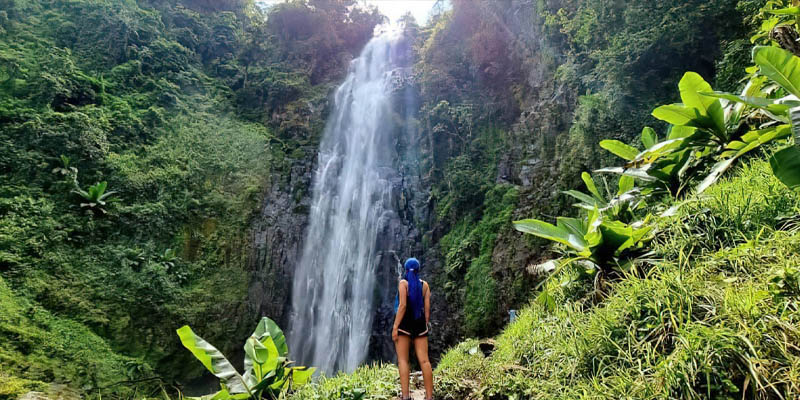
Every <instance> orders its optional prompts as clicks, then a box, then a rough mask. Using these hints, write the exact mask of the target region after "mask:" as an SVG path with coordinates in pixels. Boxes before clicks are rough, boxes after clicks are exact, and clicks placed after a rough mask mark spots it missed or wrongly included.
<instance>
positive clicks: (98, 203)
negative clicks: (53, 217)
mask: <svg viewBox="0 0 800 400" xmlns="http://www.w3.org/2000/svg"><path fill="white" fill-rule="evenodd" d="M107 186H108V183H107V182H105V181H103V182H100V183H96V184H94V185H92V186H89V190H83V189H81V188H80V187H79V186H78V182H77V181H75V189H73V190H72V193H75V194H77V195H79V196H80V197H81V198H83V199H84V200H85V201H86V202H85V203H81V208H86V209H89V210H91V211H92V212H93V213H94V214H95V215H102V214H105V213H106V210H105V209H104V208H103V207H105V206H106V202H107V200H108V198H110V197H111V196H112V195H114V194H115V193H116V192H115V191H113V190H112V191H109V192H106V187H107Z"/></svg>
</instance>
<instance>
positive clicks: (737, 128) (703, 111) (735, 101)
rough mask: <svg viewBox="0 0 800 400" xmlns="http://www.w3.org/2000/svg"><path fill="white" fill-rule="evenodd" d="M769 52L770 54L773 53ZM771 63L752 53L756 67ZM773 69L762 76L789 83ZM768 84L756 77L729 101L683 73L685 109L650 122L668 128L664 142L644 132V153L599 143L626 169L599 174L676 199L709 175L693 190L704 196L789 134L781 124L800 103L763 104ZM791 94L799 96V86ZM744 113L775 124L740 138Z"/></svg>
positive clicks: (662, 111) (668, 110) (791, 99)
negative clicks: (743, 161) (635, 181)
mask: <svg viewBox="0 0 800 400" xmlns="http://www.w3.org/2000/svg"><path fill="white" fill-rule="evenodd" d="M769 49H775V50H777V51H782V50H780V49H777V48H769ZM768 52H769V53H774V51H773V50H768ZM790 56H791V55H790ZM775 58H778V57H777V55H776V54H761V53H760V52H754V59H755V60H756V62H757V63H758V62H762V63H763V62H765V61H764V60H772V59H775ZM795 58H796V57H795ZM774 63H775V62H774V61H773V62H770V63H767V64H765V67H762V70H767V71H769V73H770V75H772V76H775V78H774V79H783V80H786V79H788V78H787V76H788V77H791V75H784V74H783V72H781V71H777V70H776V69H775V68H774V67H772V64H774ZM759 65H760V64H759ZM771 67H772V68H771ZM798 68H799V69H797V70H795V71H797V74H800V65H798ZM768 76H769V75H768ZM766 83H767V82H766V78H765V77H754V78H753V79H751V81H750V82H749V83H748V85H747V86H746V87H745V88H744V90H743V91H742V94H741V95H733V94H729V93H722V92H714V91H712V90H711V85H709V84H708V83H707V82H706V81H705V80H703V78H702V77H700V75H698V74H696V73H693V72H687V73H686V74H685V75H684V77H683V79H681V82H680V84H679V89H680V94H681V99H682V100H683V103H682V104H672V105H666V106H661V107H658V108H656V109H655V110H654V111H653V116H655V117H656V118H659V119H661V120H663V121H665V122H669V123H671V124H672V126H671V128H670V133H669V135H668V137H667V139H666V140H664V141H662V142H659V141H658V137H657V135H656V134H655V131H654V130H652V129H651V128H645V129H644V130H643V131H642V136H641V142H642V144H643V145H644V147H645V149H644V150H639V149H637V148H635V147H633V146H630V145H627V144H625V143H622V142H620V141H617V140H604V141H601V142H600V146H601V147H603V148H605V149H606V150H608V151H610V152H612V153H613V154H616V155H617V156H619V157H622V158H623V159H625V160H626V161H627V163H626V164H625V165H624V166H623V167H616V168H603V169H599V170H597V172H611V173H617V174H623V175H629V176H633V177H635V178H639V179H640V180H642V181H644V182H646V186H649V187H650V188H651V190H653V191H655V192H657V191H658V190H660V189H665V190H666V191H668V192H669V193H670V194H672V195H673V196H678V195H679V194H680V193H682V192H683V191H684V189H685V188H686V187H687V185H688V184H689V183H690V182H692V180H693V179H692V178H694V177H696V176H697V175H699V174H700V173H701V172H703V171H708V173H707V174H706V175H705V176H703V179H702V180H701V182H700V184H699V185H698V186H697V187H696V189H695V191H696V193H702V192H703V191H705V190H706V189H707V188H708V187H710V186H711V185H712V184H714V183H715V182H716V181H717V180H718V179H719V178H720V177H721V176H722V175H723V173H724V172H725V171H727V170H728V169H730V167H731V166H733V165H734V163H735V162H736V160H738V159H739V158H740V157H742V156H744V155H745V154H747V153H749V152H751V151H752V150H754V149H757V148H759V147H760V146H762V145H764V144H766V143H771V142H773V141H775V140H779V139H782V138H786V137H788V136H789V134H790V133H791V130H790V125H789V124H786V123H781V122H788V121H789V114H790V112H789V110H790V107H792V106H795V104H797V105H800V103H797V97H796V95H794V94H790V96H787V97H784V98H782V99H776V100H773V99H769V98H767V97H766V96H767V95H768V93H767V91H766V90H765V84H766ZM792 89H793V90H794V89H797V92H798V93H800V86H798V87H797V88H792ZM790 93H791V92H790ZM748 110H758V111H759V112H762V113H763V114H765V115H767V116H768V117H770V118H771V119H773V120H774V121H775V122H774V123H770V124H767V125H765V126H763V127H762V129H755V130H751V131H747V132H746V133H744V134H741V133H740V132H741V131H742V127H743V126H744V125H745V124H744V122H745V121H746V120H747V119H748V118H751V117H753V115H751V114H748ZM711 163H713V164H711Z"/></svg>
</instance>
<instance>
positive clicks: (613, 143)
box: [595, 126, 704, 196]
mask: <svg viewBox="0 0 800 400" xmlns="http://www.w3.org/2000/svg"><path fill="white" fill-rule="evenodd" d="M698 135H699V136H704V135H703V134H702V133H698V130H697V129H696V128H693V127H686V126H672V127H671V128H670V130H669V133H668V134H667V136H666V138H665V140H664V141H659V139H658V135H657V134H656V132H655V130H653V129H652V128H650V127H645V128H644V129H643V130H642V133H641V136H640V139H639V140H640V142H641V144H642V146H644V150H640V149H639V148H636V147H633V146H631V145H628V144H625V143H623V142H621V141H619V140H603V141H601V142H600V147H602V148H604V149H606V150H608V151H609V152H611V153H612V154H614V155H616V156H618V157H621V158H622V159H624V160H625V161H626V163H625V164H624V165H623V166H622V167H609V168H601V169H598V170H596V171H595V172H599V173H614V174H619V175H622V176H629V177H632V178H636V179H638V180H640V181H641V182H642V183H643V185H642V187H643V190H642V195H644V196H649V195H653V194H658V193H661V192H667V193H670V194H671V195H673V196H677V195H678V194H680V192H681V191H682V190H683V188H684V187H685V182H686V179H685V178H684V177H685V175H686V174H687V171H688V170H689V168H690V167H691V166H692V165H693V164H694V161H695V160H696V159H697V157H698V156H699V155H700V154H701V153H700V152H694V151H691V148H690V147H689V146H687V143H690V140H691V139H692V138H694V137H696V136H698Z"/></svg>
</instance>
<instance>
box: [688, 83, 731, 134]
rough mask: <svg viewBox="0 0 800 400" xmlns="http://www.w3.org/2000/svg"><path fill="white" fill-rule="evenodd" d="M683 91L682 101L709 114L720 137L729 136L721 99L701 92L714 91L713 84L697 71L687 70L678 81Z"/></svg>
mask: <svg viewBox="0 0 800 400" xmlns="http://www.w3.org/2000/svg"><path fill="white" fill-rule="evenodd" d="M678 89H679V90H680V93H681V101H683V104H684V105H685V106H686V107H690V108H694V109H696V110H700V113H701V114H703V115H704V116H708V118H710V120H711V121H712V122H713V128H714V129H713V130H714V131H715V132H716V133H717V136H718V137H721V138H724V137H727V128H726V126H725V112H724V110H723V109H722V104H721V103H720V102H719V99H716V98H713V97H708V96H703V95H702V94H701V92H710V91H712V89H711V85H710V84H709V83H708V82H706V81H705V79H703V77H701V76H700V74H698V73H696V72H687V73H685V74H684V75H683V78H681V80H680V82H679V83H678Z"/></svg>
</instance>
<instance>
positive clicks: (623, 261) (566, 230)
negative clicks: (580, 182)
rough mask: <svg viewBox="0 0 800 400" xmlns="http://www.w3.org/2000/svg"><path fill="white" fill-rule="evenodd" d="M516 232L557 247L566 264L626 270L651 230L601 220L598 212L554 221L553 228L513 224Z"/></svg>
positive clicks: (526, 222) (540, 224)
mask: <svg viewBox="0 0 800 400" xmlns="http://www.w3.org/2000/svg"><path fill="white" fill-rule="evenodd" d="M514 228H515V229H516V230H518V231H520V232H523V233H527V234H531V235H534V236H538V237H541V238H544V239H548V240H551V241H554V242H556V243H561V244H563V245H564V246H566V252H565V255H567V256H569V257H572V259H571V260H570V261H588V262H589V264H588V265H589V266H590V267H591V268H596V269H600V270H602V271H604V272H611V270H613V269H617V268H620V269H626V268H627V267H629V266H630V265H631V263H632V261H633V260H634V259H635V258H636V256H637V255H639V253H641V251H642V249H643V248H644V245H645V244H646V243H647V242H648V241H649V240H650V239H651V237H650V236H649V234H650V232H651V231H652V227H650V226H646V225H645V224H643V223H636V224H626V223H624V222H621V221H612V220H608V219H605V218H603V216H602V214H601V213H600V210H599V209H598V208H596V207H595V208H594V209H592V210H591V211H590V212H589V213H588V215H587V216H586V217H584V218H569V217H558V218H557V220H556V225H553V224H550V223H548V222H545V221H541V220H537V219H525V220H521V221H515V222H514Z"/></svg>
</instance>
